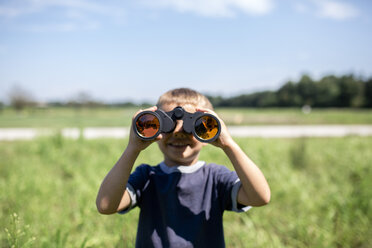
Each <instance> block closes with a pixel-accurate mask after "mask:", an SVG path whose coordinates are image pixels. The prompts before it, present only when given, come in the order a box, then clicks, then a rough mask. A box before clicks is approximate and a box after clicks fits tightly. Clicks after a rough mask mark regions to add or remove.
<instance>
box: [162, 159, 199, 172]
mask: <svg viewBox="0 0 372 248" xmlns="http://www.w3.org/2000/svg"><path fill="white" fill-rule="evenodd" d="M204 164H205V162H204V161H198V162H196V163H195V164H192V165H176V166H168V165H166V164H165V163H164V161H163V162H161V163H160V164H159V166H160V169H161V170H162V171H163V172H164V173H166V174H170V173H173V172H181V173H186V174H187V173H193V172H195V171H197V170H199V169H200V168H201V167H202V166H203V165H204Z"/></svg>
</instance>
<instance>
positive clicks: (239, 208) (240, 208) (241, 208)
mask: <svg viewBox="0 0 372 248" xmlns="http://www.w3.org/2000/svg"><path fill="white" fill-rule="evenodd" d="M241 185H242V183H241V182H240V180H239V179H237V180H236V181H235V183H234V185H233V187H232V190H231V202H232V208H231V211H234V212H238V213H239V212H247V211H248V210H249V209H250V208H251V206H245V205H242V204H239V203H238V192H239V189H240V187H241Z"/></svg>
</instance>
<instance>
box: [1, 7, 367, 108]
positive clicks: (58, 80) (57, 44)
mask: <svg viewBox="0 0 372 248" xmlns="http://www.w3.org/2000/svg"><path fill="white" fill-rule="evenodd" d="M371 10H372V3H371V2H367V1H360V0H359V1H350V0H348V1H346V0H345V1H339V0H335V1H333V0H324V1H320V0H306V1H299V0H286V1H280V2H279V1H277V0H264V1H259V0H236V1H227V0H221V1H218V2H210V1H206V0H203V1H188V2H184V1H180V0H162V1H147V0H141V1H126V2H120V1H117V0H110V1H107V2H105V3H100V2H99V1H87V0H78V1H71V0H68V1H62V0H53V1H50V0H39V1H32V0H18V1H4V2H1V3H0V101H2V102H6V101H7V97H8V94H9V92H10V91H11V89H12V87H15V86H18V87H20V88H22V89H25V90H26V91H28V92H30V93H31V94H32V95H34V98H35V99H37V100H39V101H42V102H50V101H56V100H57V101H68V100H71V99H72V98H74V97H76V96H77V95H78V94H80V93H82V92H84V93H86V94H88V95H90V96H91V97H92V98H93V99H94V100H99V101H103V102H137V103H139V102H155V101H156V99H157V98H158V96H159V95H161V94H162V93H164V92H165V91H167V90H169V89H172V88H176V87H189V88H193V89H196V90H197V91H200V92H202V93H204V94H211V95H219V96H222V97H231V96H235V95H239V94H249V93H252V92H257V91H264V90H276V89H278V88H279V87H280V86H282V85H283V84H284V83H285V82H287V81H289V80H292V81H296V80H298V79H299V78H300V77H301V76H302V75H303V74H308V75H309V76H311V77H312V78H313V79H314V80H317V79H319V78H321V77H323V76H326V75H329V74H333V75H336V76H340V75H345V74H354V75H355V76H357V77H367V78H368V77H371V76H372V67H371V66H370V65H371V64H372V49H370V44H372V34H371V32H370V31H369V30H370V28H371V26H372V19H371V18H372V15H371V12H372V11H371Z"/></svg>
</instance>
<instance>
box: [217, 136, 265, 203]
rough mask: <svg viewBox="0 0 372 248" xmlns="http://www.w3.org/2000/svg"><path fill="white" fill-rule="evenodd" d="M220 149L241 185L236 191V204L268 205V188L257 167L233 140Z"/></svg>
mask: <svg viewBox="0 0 372 248" xmlns="http://www.w3.org/2000/svg"><path fill="white" fill-rule="evenodd" d="M222 149H223V150H224V152H225V154H226V155H227V156H228V158H229V159H230V161H231V163H232V164H233V166H234V168H235V171H236V173H237V174H238V177H239V179H240V181H241V184H242V186H241V187H240V189H239V191H238V202H239V203H240V204H243V205H245V206H262V205H266V204H268V203H269V201H270V194H271V193H270V187H269V185H268V183H267V181H266V179H265V177H264V175H263V174H262V172H261V170H260V169H259V168H258V167H257V165H256V164H255V163H254V162H253V161H252V160H251V159H249V157H248V156H247V155H246V154H245V153H244V151H243V150H242V149H241V148H240V147H239V145H238V144H237V143H235V141H233V140H232V141H231V142H230V143H229V144H226V146H224V147H223V148H222Z"/></svg>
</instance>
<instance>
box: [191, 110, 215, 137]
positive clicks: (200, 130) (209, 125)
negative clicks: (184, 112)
mask: <svg viewBox="0 0 372 248" xmlns="http://www.w3.org/2000/svg"><path fill="white" fill-rule="evenodd" d="M195 133H196V135H198V137H199V138H201V139H204V140H209V139H212V138H213V137H214V136H216V135H217V133H218V123H217V120H216V119H215V118H213V117H212V116H208V115H204V116H202V117H200V118H199V119H197V120H196V122H195Z"/></svg>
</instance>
